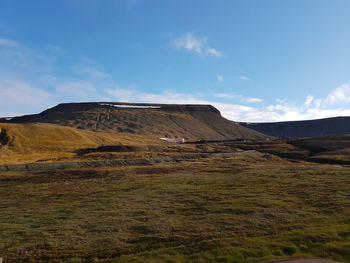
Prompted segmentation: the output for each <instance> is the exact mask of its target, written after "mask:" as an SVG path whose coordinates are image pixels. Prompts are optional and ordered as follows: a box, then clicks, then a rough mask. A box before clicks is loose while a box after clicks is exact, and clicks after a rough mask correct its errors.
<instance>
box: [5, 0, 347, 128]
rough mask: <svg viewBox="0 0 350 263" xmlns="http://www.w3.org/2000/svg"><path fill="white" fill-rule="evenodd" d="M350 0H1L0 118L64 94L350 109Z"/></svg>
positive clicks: (249, 109) (316, 112)
mask: <svg viewBox="0 0 350 263" xmlns="http://www.w3.org/2000/svg"><path fill="white" fill-rule="evenodd" d="M349 10H350V1H349V0H220V1H219V0H218V1H213V0H177V1H171V0H51V1H47V0H31V1H25V0H1V1H0V117H1V116H2V117H11V116H18V115H23V114H32V113H39V112H41V111H43V110H45V109H47V108H49V107H53V106H55V105H57V104H59V103H64V102H89V101H105V102H107V101H108V102H112V101H116V102H117V101H118V102H146V103H184V104H212V105H214V106H215V107H216V108H218V109H219V110H220V112H221V114H222V115H223V116H224V117H226V118H228V119H230V120H234V121H245V122H267V121H288V120H306V119H317V118H324V117H333V116H350V49H349V47H350V31H349V28H350V16H349Z"/></svg>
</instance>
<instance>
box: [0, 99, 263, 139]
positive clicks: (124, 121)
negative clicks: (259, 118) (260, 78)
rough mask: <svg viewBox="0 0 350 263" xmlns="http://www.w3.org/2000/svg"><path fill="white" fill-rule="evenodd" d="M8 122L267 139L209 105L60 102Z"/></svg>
mask: <svg viewBox="0 0 350 263" xmlns="http://www.w3.org/2000/svg"><path fill="white" fill-rule="evenodd" d="M1 121H2V122H8V123H34V122H39V123H54V124H58V125H63V126H70V127H75V128H79V129H88V130H93V131H103V132H118V133H129V134H138V135H148V136H152V137H170V138H185V140H201V139H204V140H230V139H266V138H268V137H269V136H266V135H264V134H262V133H260V132H257V131H254V130H251V129H249V128H246V127H243V126H241V125H240V124H238V123H236V122H233V121H229V120H227V119H225V118H223V117H222V116H221V114H220V112H219V111H218V110H217V109H216V108H214V107H213V106H211V105H174V104H145V103H115V102H94V103H63V104H59V105H57V106H55V107H53V108H50V109H48V110H45V111H43V112H42V113H39V114H34V115H25V116H21V117H15V118H13V119H11V120H6V119H2V120H1Z"/></svg>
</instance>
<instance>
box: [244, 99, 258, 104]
mask: <svg viewBox="0 0 350 263" xmlns="http://www.w3.org/2000/svg"><path fill="white" fill-rule="evenodd" d="M245 101H246V102H249V103H258V102H262V99H260V98H245Z"/></svg>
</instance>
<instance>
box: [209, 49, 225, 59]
mask: <svg viewBox="0 0 350 263" xmlns="http://www.w3.org/2000/svg"><path fill="white" fill-rule="evenodd" d="M206 52H207V53H208V54H211V55H213V56H215V57H218V58H221V57H222V53H221V52H220V51H218V50H216V49H215V48H208V49H207V50H206Z"/></svg>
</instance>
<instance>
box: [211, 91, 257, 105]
mask: <svg viewBox="0 0 350 263" xmlns="http://www.w3.org/2000/svg"><path fill="white" fill-rule="evenodd" d="M214 96H215V97H217V98H223V99H239V100H241V101H243V102H248V103H258V102H262V99H260V98H249V97H244V96H242V95H237V94H227V93H217V94H214Z"/></svg>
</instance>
